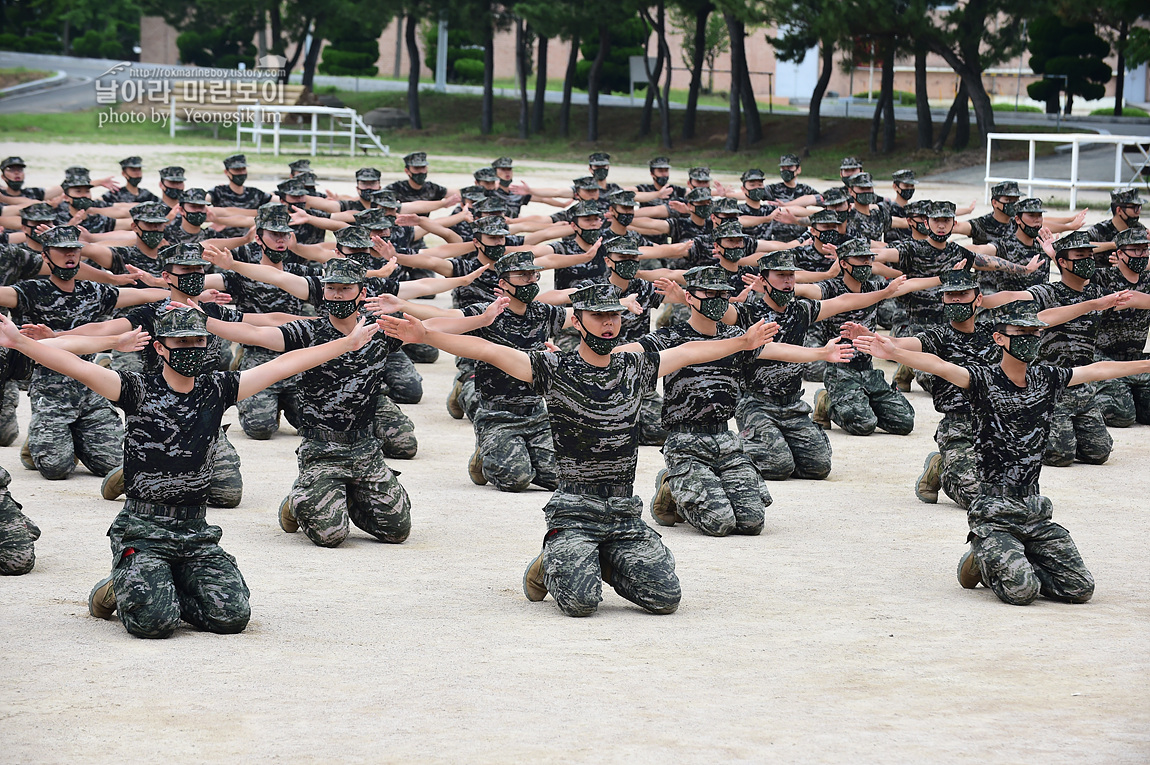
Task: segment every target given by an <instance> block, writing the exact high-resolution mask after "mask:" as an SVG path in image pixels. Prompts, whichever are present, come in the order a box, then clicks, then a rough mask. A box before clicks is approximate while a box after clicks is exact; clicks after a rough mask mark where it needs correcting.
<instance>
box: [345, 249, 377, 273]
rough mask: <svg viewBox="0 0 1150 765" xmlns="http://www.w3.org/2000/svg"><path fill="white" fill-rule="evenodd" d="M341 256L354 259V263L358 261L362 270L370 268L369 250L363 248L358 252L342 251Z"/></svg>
mask: <svg viewBox="0 0 1150 765" xmlns="http://www.w3.org/2000/svg"><path fill="white" fill-rule="evenodd" d="M343 256H344V257H345V258H347V259H348V260H354V261H355V262H356V263H359V264H360V265H361V266H363V267H364V270H367V271H370V270H371V266H372V263H371V251H369V250H364V251H360V252H344V253H343Z"/></svg>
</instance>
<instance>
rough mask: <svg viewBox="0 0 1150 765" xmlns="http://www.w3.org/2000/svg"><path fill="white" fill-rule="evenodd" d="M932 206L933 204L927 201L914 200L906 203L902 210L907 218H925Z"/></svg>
mask: <svg viewBox="0 0 1150 765" xmlns="http://www.w3.org/2000/svg"><path fill="white" fill-rule="evenodd" d="M932 204H934V203H933V202H932V201H931V200H929V199H916V200H914V201H913V202H907V203H906V206H905V207H903V208H902V209H903V212H905V213H906V216H907V217H908V218H909V217H911V216H914V217H925V216H926V214H927V213H929V212H930V206H931V205H932Z"/></svg>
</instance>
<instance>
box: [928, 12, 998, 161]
mask: <svg viewBox="0 0 1150 765" xmlns="http://www.w3.org/2000/svg"><path fill="white" fill-rule="evenodd" d="M980 28H981V26H980ZM979 39H980V38H978V37H977V36H976V38H975V39H974V41H973V46H972V47H973V53H972V54H970V55H968V56H966V57H965V58H959V57H958V54H956V53H955V52H954V51H953V50H951V48H950V46H949V45H945V44H944V43H942V42H941V41H940V40H938V39H931V40H930V41H929V45H930V48H931V50H933V51H934V52H935V53H937V54H939V55H940V56H942V57H943V59H945V60H946V63H947V64H948V65H949V66H950V68H951V69H953V70H954V73H955V74H957V75H958V76H959V77H960V78H961V79H962V83H963V85H965V86H966V92H967V95H968V96H969V97H970V101H971V103H973V104H974V117H975V120H976V121H977V122H978V138H979V142H980V143H984V142H985V141H986V134H987V133H993V132H994V109H993V108H991V105H990V96H989V95H987V93H986V87H985V86H984V85H983V84H982V70H981V69H975V68H973V67H971V66H969V65H967V63H966V61H968V60H969V61H975V62H977V61H978V60H979V59H978V41H979ZM965 53H970V51H965ZM935 145H936V146H937V145H938V143H937V142H936V143H935Z"/></svg>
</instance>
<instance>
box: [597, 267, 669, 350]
mask: <svg viewBox="0 0 1150 765" xmlns="http://www.w3.org/2000/svg"><path fill="white" fill-rule="evenodd" d="M605 281H606V280H605ZM628 295H634V296H635V302H637V303H638V304H639V305H641V306H642V307H643V312H642V313H637V314H636V313H631V312H630V311H624V312H623V313H621V314H620V316H621V317H622V318H623V325H622V327H621V328H620V329H619V343H620V345H622V344H625V343H635V342H638V341H639V338H641V337H642V336H643V335H645V334H647V333H648V332H650V331H651V310H652V309H654V308H658V307H659V306H661V305H662V304H663V296H662V295H660V294H659V293H658V292H656V291H655V285H654V284H652V283H651V282H649V281H645V280H643V279H632V280H631V283H630V284H628V285H627V289H625V290H623V295H622V297H627V296H628Z"/></svg>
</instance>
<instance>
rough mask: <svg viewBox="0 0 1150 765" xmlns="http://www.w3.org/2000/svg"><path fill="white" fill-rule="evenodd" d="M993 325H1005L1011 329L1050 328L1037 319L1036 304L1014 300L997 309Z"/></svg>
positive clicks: (1029, 301) (1031, 301)
mask: <svg viewBox="0 0 1150 765" xmlns="http://www.w3.org/2000/svg"><path fill="white" fill-rule="evenodd" d="M994 323H995V324H1007V325H1010V326H1012V327H1048V326H1050V325H1049V324H1047V323H1046V322H1044V321H1043V320H1042V319H1040V318H1038V304H1037V303H1035V302H1034V301H1033V300H1015V301H1014V302H1012V303H1006V304H1004V305H1001V306H999V307H998V310H997V312H996V313H995V317H994Z"/></svg>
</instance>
